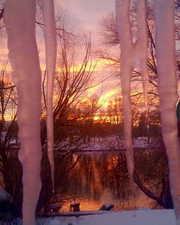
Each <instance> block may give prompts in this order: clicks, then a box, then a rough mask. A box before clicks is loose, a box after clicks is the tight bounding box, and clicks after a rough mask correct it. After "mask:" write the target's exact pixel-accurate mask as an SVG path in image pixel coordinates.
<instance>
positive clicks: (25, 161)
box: [5, 0, 41, 225]
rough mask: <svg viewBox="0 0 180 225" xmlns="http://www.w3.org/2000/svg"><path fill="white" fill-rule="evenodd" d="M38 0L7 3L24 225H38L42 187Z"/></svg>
mask: <svg viewBox="0 0 180 225" xmlns="http://www.w3.org/2000/svg"><path fill="white" fill-rule="evenodd" d="M35 11H36V1H35V0H23V1H20V2H17V0H7V1H6V5H5V24H6V29H7V35H8V49H9V58H10V61H11V65H12V68H13V78H14V81H15V84H16V86H17V91H18V124H19V138H20V143H21V148H20V152H19V158H20V161H21V162H22V167H23V209H22V211H23V212H22V213H23V225H35V210H36V204H37V201H38V198H39V192H40V188H41V181H40V162H41V142H40V111H41V71H40V65H39V56H38V51H37V46H36V40H35Z"/></svg>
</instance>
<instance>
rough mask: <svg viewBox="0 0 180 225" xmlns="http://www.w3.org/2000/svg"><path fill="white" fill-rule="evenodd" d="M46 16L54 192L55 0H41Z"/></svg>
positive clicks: (48, 115)
mask: <svg viewBox="0 0 180 225" xmlns="http://www.w3.org/2000/svg"><path fill="white" fill-rule="evenodd" d="M41 1H42V9H43V18H44V24H45V28H44V36H45V49H46V72H47V142H48V158H49V162H50V166H51V179H52V185H53V192H54V151H53V146H54V126H53V121H54V120H53V87H54V74H55V68H56V51H57V44H56V24H55V16H54V1H53V0H41Z"/></svg>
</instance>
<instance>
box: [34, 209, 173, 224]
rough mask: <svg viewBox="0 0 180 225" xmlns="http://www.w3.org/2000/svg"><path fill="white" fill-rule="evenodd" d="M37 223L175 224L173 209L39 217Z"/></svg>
mask: <svg viewBox="0 0 180 225" xmlns="http://www.w3.org/2000/svg"><path fill="white" fill-rule="evenodd" d="M38 225H175V215H174V210H161V209H158V210H151V209H139V210H131V211H121V212H112V211H111V212H105V213H104V214H99V215H90V216H80V217H54V218H51V219H50V218H48V219H40V220H39V221H38Z"/></svg>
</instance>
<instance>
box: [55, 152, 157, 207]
mask: <svg viewBox="0 0 180 225" xmlns="http://www.w3.org/2000/svg"><path fill="white" fill-rule="evenodd" d="M56 160H57V162H56V165H58V166H57V168H56V187H57V193H58V197H59V198H60V199H61V200H63V206H62V208H61V211H69V206H70V204H71V203H75V202H79V203H80V209H81V210H97V209H99V208H100V207H101V206H102V205H103V204H104V203H112V204H114V206H115V207H114V209H115V210H120V209H133V208H141V207H154V205H155V203H154V201H153V200H151V199H149V198H148V197H146V196H145V195H144V194H143V193H142V192H141V191H140V190H137V192H136V194H135V196H134V195H132V194H131V193H132V192H131V191H130V185H129V182H128V174H127V169H126V159H125V155H124V154H122V153H118V154H117V153H116V154H115V153H108V154H107V153H106V154H105V153H96V154H72V155H64V156H62V155H61V156H59V157H57V159H56Z"/></svg>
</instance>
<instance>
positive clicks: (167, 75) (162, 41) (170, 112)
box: [155, 0, 180, 225]
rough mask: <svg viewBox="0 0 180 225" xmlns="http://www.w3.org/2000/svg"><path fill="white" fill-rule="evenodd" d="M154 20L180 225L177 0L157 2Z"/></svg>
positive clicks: (165, 137) (166, 139)
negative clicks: (175, 23) (176, 61)
mask: <svg viewBox="0 0 180 225" xmlns="http://www.w3.org/2000/svg"><path fill="white" fill-rule="evenodd" d="M155 23H156V56H157V71H158V75H159V93H160V111H161V125H162V134H163V140H164V143H165V146H166V149H167V155H168V163H169V172H170V187H171V194H172V198H173V203H174V208H175V213H176V224H177V225H180V180H179V174H180V149H179V141H178V137H177V118H176V102H177V79H176V64H175V29H174V0H156V1H155Z"/></svg>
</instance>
